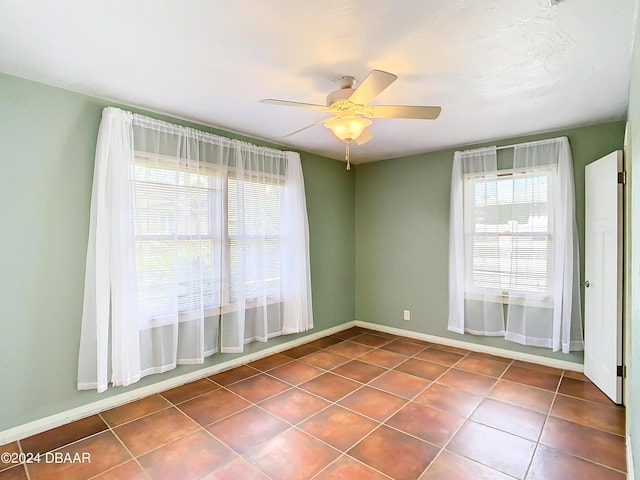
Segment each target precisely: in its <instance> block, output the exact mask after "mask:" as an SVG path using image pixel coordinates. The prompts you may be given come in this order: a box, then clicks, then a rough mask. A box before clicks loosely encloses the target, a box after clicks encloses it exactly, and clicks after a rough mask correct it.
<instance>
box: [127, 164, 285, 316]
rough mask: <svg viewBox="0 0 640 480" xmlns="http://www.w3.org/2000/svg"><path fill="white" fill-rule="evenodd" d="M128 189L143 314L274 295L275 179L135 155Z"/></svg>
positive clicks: (278, 189) (278, 194) (278, 187)
mask: <svg viewBox="0 0 640 480" xmlns="http://www.w3.org/2000/svg"><path fill="white" fill-rule="evenodd" d="M229 172H230V173H229ZM132 191H133V220H134V235H135V251H136V276H137V292H138V308H139V310H140V314H141V315H142V317H143V318H147V319H149V320H156V321H160V322H161V321H162V319H163V317H165V316H167V315H172V314H173V313H175V312H179V313H180V314H183V315H185V318H188V315H186V314H188V313H189V312H192V311H200V310H201V309H204V310H207V309H218V308H220V307H223V309H224V307H227V309H228V308H231V307H232V305H233V304H236V303H238V296H239V294H240V292H241V291H242V294H243V296H244V299H245V300H246V301H248V302H251V301H253V300H255V299H257V298H266V299H268V300H269V301H270V302H276V301H279V299H280V282H279V280H280V218H281V204H282V194H283V186H282V179H281V177H279V176H276V175H273V176H267V177H264V176H261V178H260V179H259V180H255V179H250V180H246V179H243V180H238V179H237V178H236V176H235V175H234V173H233V169H223V168H217V167H214V166H210V167H209V166H205V167H203V165H202V163H201V164H200V166H199V167H198V168H197V169H189V168H188V167H185V168H181V169H179V170H177V169H176V168H175V165H174V163H172V162H169V161H163V160H158V159H149V158H145V157H142V156H138V157H137V158H136V162H135V166H134V167H133V175H132ZM240 269H243V272H244V274H241V272H240ZM194 276H195V277H197V278H201V279H202V281H201V282H198V284H197V285H194V282H193V281H192V279H193V278H194ZM234 279H242V280H241V282H237V281H234ZM176 288H177V291H178V299H177V304H176V303H175V302H176V301H175V295H172V293H173V292H175V290H176Z"/></svg>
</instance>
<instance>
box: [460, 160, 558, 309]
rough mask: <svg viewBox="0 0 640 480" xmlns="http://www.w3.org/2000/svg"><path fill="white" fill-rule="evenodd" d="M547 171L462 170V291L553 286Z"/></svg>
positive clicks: (538, 290)
mask: <svg viewBox="0 0 640 480" xmlns="http://www.w3.org/2000/svg"><path fill="white" fill-rule="evenodd" d="M551 175H552V172H551V171H550V170H531V171H509V172H501V173H499V174H493V175H481V176H478V175H473V174H471V175H467V176H466V178H465V198H466V200H465V204H466V205H468V206H470V207H471V208H470V209H469V211H468V213H467V214H466V215H465V220H466V222H465V223H466V225H465V233H466V235H465V237H466V238H465V240H466V245H465V247H466V249H467V251H468V252H469V253H470V255H469V256H468V258H470V262H468V263H467V265H466V267H467V268H468V269H470V271H469V272H468V275H466V278H467V290H468V291H469V292H473V291H474V290H478V289H490V290H495V291H496V293H497V294H507V293H512V294H517V293H518V292H527V293H535V294H538V295H540V296H550V294H551V293H550V292H551V291H552V288H553V285H552V274H551V273H552V271H553V265H552V258H553V252H552V248H553V241H552V227H551V226H552V224H553V223H552V219H551V216H552V213H553V207H552V197H551V189H550V188H549V185H550V182H551Z"/></svg>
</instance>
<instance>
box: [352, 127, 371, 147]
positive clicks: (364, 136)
mask: <svg viewBox="0 0 640 480" xmlns="http://www.w3.org/2000/svg"><path fill="white" fill-rule="evenodd" d="M372 138H373V135H371V130H369V127H367V128H365V129H364V130H363V131H362V133H361V134H360V136H359V137H358V138H356V143H357V144H358V145H363V144H365V143H367V142H368V141H369V140H371V139H372Z"/></svg>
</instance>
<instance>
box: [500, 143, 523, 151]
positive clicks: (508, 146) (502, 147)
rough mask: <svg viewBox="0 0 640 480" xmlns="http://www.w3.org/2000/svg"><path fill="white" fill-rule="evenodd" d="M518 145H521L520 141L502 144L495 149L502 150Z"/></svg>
mask: <svg viewBox="0 0 640 480" xmlns="http://www.w3.org/2000/svg"><path fill="white" fill-rule="evenodd" d="M518 145H522V143H517V144H516V143H514V144H513V145H503V146H501V147H496V150H504V149H505V148H515V147H517V146H518Z"/></svg>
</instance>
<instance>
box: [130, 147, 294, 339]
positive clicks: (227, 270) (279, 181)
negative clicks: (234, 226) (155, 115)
mask: <svg viewBox="0 0 640 480" xmlns="http://www.w3.org/2000/svg"><path fill="white" fill-rule="evenodd" d="M181 161H183V162H185V163H189V160H188V159H181ZM175 162H176V159H175V158H174V157H168V156H164V155H157V154H150V153H148V152H144V151H138V150H136V151H135V152H134V161H133V164H132V168H135V167H137V166H144V167H147V168H157V169H160V168H163V167H162V165H163V164H164V165H165V166H166V168H165V169H166V170H167V171H172V172H173V171H175ZM203 170H204V171H205V172H204V173H203ZM238 170H239V169H238V168H237V167H232V166H221V165H215V164H210V163H203V162H201V163H200V164H199V168H198V169H190V168H189V167H188V166H186V167H185V171H186V172H188V173H196V174H198V175H206V176H210V177H215V176H219V177H220V183H221V196H220V197H221V198H220V202H221V210H222V211H221V214H222V226H221V230H222V232H221V233H222V234H221V236H220V237H216V236H213V235H212V234H211V233H209V235H208V236H207V238H210V239H211V240H212V241H213V242H214V243H215V242H219V243H220V247H221V248H222V249H223V252H222V261H223V264H222V276H221V279H220V283H221V287H220V297H221V303H220V305H215V304H210V305H204V316H205V317H212V316H216V315H221V314H227V313H233V312H237V311H239V310H240V304H241V303H242V302H232V301H231V293H230V282H229V281H228V279H229V278H230V275H231V259H230V255H231V249H230V241H231V237H232V236H233V237H235V238H240V237H239V236H238V235H231V234H230V233H229V179H230V178H231V177H232V176H235V178H236V179H238V176H237V175H235V172H237V171H238ZM260 176H261V178H262V179H264V178H271V179H272V180H273V184H275V185H278V186H280V187H282V188H284V187H285V184H284V182H285V176H284V175H279V174H274V173H266V172H265V173H261V174H260ZM240 181H242V179H240ZM252 181H256V180H255V179H253V180H252ZM134 182H136V180H135V177H134V176H133V175H132V177H131V183H132V184H133V183H134ZM260 183H263V182H260ZM174 185H175V184H174ZM209 197H210V198H209V203H210V205H211V204H212V202H213V199H212V198H211V196H209ZM215 211H216V209H215V208H210V209H209V212H210V215H209V218H208V222H209V225H215V224H216V223H217V219H216V218H215V217H214V214H215ZM280 221H282V217H280ZM209 231H210V232H211V230H209ZM181 237H185V238H184V239H185V240H188V239H189V237H190V235H186V234H183V235H178V234H176V235H162V234H158V235H149V234H144V235H137V234H135V232H134V244H136V243H137V241H138V239H143V240H162V239H174V238H178V239H180V238H181ZM249 237H250V236H246V235H245V236H244V238H249ZM253 237H255V238H269V239H274V240H279V242H281V237H279V236H277V235H269V236H266V237H260V236H256V235H254V236H253ZM136 269H137V266H136ZM225 278H226V279H227V280H226V281H225ZM281 302H282V297H281V296H278V297H276V296H269V297H267V302H266V303H267V305H272V304H278V303H281ZM261 304H262V302H259V301H258V300H256V299H246V298H245V301H244V309H245V310H248V309H251V308H255V307H257V306H259V305H261ZM169 317H171V318H173V315H172V314H166V315H158V316H157V317H153V318H150V319H149V320H148V328H153V327H158V326H163V325H166V324H167V321H166V320H167V318H169ZM198 318H200V314H199V313H198V312H197V311H195V310H193V309H189V310H179V311H178V321H179V322H187V321H191V320H195V319H198Z"/></svg>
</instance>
